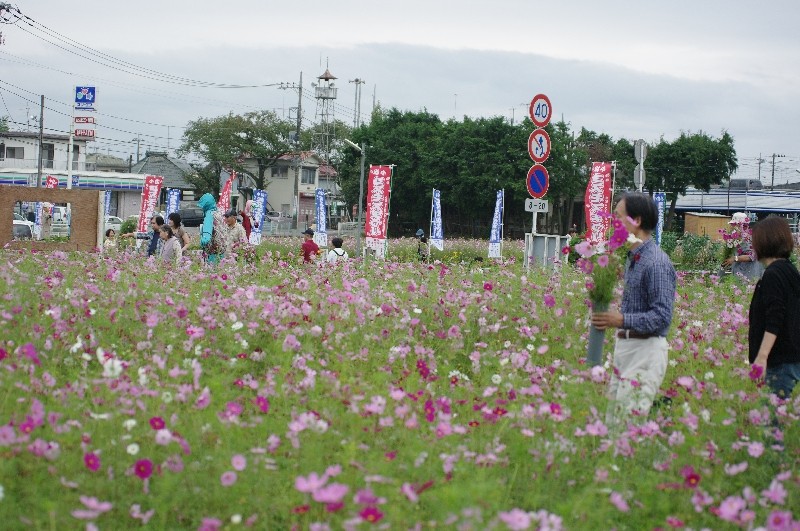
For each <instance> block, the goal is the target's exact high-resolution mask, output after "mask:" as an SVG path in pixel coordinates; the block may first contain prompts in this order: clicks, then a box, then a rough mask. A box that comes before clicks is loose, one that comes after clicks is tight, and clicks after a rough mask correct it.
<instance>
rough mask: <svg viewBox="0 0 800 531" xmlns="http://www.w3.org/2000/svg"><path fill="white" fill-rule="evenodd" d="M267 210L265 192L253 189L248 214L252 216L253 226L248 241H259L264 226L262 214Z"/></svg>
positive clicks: (253, 242)
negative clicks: (251, 202)
mask: <svg viewBox="0 0 800 531" xmlns="http://www.w3.org/2000/svg"><path fill="white" fill-rule="evenodd" d="M266 211H267V192H266V191H264V190H253V204H252V205H251V206H250V215H251V216H253V228H252V230H251V231H250V243H251V244H253V245H258V244H259V243H261V234H262V230H263V227H264V214H265V213H266Z"/></svg>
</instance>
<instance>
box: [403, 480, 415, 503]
mask: <svg viewBox="0 0 800 531" xmlns="http://www.w3.org/2000/svg"><path fill="white" fill-rule="evenodd" d="M400 492H401V493H403V495H404V496H405V497H406V498H408V501H410V502H411V503H417V502H418V501H419V496H417V491H416V490H415V489H414V485H412V484H411V483H403V485H402V486H401V487H400Z"/></svg>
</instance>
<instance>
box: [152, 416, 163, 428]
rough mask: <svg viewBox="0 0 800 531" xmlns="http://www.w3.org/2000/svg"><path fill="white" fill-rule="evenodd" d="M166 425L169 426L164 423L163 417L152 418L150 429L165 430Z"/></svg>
mask: <svg viewBox="0 0 800 531" xmlns="http://www.w3.org/2000/svg"><path fill="white" fill-rule="evenodd" d="M166 425H167V424H166V423H165V422H164V419H162V418H161V417H152V418H151V419H150V427H151V428H153V429H154V430H161V429H164V426H166Z"/></svg>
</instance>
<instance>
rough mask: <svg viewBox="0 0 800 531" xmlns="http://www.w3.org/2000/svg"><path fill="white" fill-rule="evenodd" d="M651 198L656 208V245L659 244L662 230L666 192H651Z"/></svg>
mask: <svg viewBox="0 0 800 531" xmlns="http://www.w3.org/2000/svg"><path fill="white" fill-rule="evenodd" d="M653 200H654V201H655V202H656V210H658V224H656V245H659V246H660V245H661V233H662V232H664V213H665V211H666V209H667V194H666V193H664V192H656V193H655V194H653Z"/></svg>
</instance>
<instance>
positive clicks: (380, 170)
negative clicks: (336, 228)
mask: <svg viewBox="0 0 800 531" xmlns="http://www.w3.org/2000/svg"><path fill="white" fill-rule="evenodd" d="M391 185H392V168H391V167H390V166H370V168H369V183H368V187H367V220H366V224H365V229H366V236H367V237H368V238H378V239H386V232H387V226H388V222H389V197H390V195H391Z"/></svg>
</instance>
